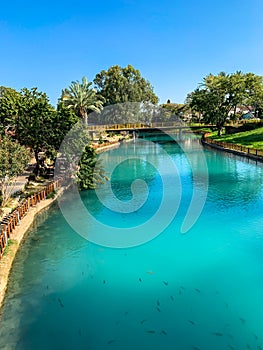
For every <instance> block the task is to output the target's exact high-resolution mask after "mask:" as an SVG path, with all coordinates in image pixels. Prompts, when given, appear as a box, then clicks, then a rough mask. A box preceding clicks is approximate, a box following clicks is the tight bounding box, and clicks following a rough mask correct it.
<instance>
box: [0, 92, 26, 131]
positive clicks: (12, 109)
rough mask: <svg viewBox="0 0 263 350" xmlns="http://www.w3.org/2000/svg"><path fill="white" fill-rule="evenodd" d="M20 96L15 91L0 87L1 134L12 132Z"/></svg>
mask: <svg viewBox="0 0 263 350" xmlns="http://www.w3.org/2000/svg"><path fill="white" fill-rule="evenodd" d="M20 99H21V94H20V93H19V92H18V91H16V90H15V89H12V88H8V87H4V86H0V124H1V130H0V131H2V133H3V132H9V133H10V132H13V131H14V125H15V121H16V118H17V116H18V105H19V101H20Z"/></svg>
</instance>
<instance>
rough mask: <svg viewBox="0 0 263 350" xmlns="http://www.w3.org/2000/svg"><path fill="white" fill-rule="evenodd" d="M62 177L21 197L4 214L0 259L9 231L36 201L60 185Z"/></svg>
mask: <svg viewBox="0 0 263 350" xmlns="http://www.w3.org/2000/svg"><path fill="white" fill-rule="evenodd" d="M62 182H63V179H62V178H59V179H57V180H55V181H52V182H51V183H50V184H48V185H47V186H46V187H45V188H44V189H43V190H41V191H39V192H37V193H34V194H33V195H31V196H29V197H28V198H25V199H23V200H22V201H21V202H20V204H19V206H18V207H17V208H16V209H15V210H14V211H13V212H12V213H10V214H9V215H8V216H6V217H5V218H4V219H3V220H2V221H1V223H0V259H1V258H2V256H3V253H4V250H5V248H6V246H7V245H8V240H9V239H10V237H11V233H12V232H13V230H14V229H15V227H16V226H17V225H19V224H20V220H21V219H22V218H23V217H24V216H25V215H26V213H27V212H28V211H29V210H30V208H31V207H34V206H36V204H37V203H39V202H41V201H42V200H45V199H46V198H47V196H48V195H49V194H50V193H52V192H54V191H55V190H57V189H58V188H59V187H60V186H61V185H62Z"/></svg>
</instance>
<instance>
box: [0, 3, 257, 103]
mask: <svg viewBox="0 0 263 350" xmlns="http://www.w3.org/2000/svg"><path fill="white" fill-rule="evenodd" d="M262 13H263V1H262V0H220V1H213V0H211V1H209V0H202V1H201V0H200V1H197V0H188V1H185V0H174V1H172V0H149V1H147V0H141V1H135V0H116V1H114V0H112V1H109V0H97V1H96V0H93V1H89V0H74V1H67V0H64V1H60V0H53V1H51V0H45V1H35V0H34V1H31V0H29V1H27V0H24V1H17V0H13V1H3V2H1V11H0V40H1V41H0V43H1V45H0V47H1V49H0V50H1V52H0V86H1V85H2V86H6V87H12V88H14V89H16V90H20V89H21V88H23V87H27V88H29V89H30V88H32V87H37V88H38V89H39V91H42V92H45V93H46V94H47V96H48V97H49V99H50V102H51V103H52V104H53V105H54V106H56V104H57V100H58V98H59V97H60V96H61V91H62V89H64V88H66V87H67V86H69V85H70V84H71V82H72V81H76V80H79V81H81V79H82V77H83V76H86V77H87V78H88V80H89V81H92V80H93V79H94V78H95V75H96V74H97V73H99V72H100V71H101V70H103V69H104V70H107V69H108V68H109V67H111V66H113V65H119V66H121V67H125V66H127V65H128V64H131V65H133V66H134V67H135V68H136V69H138V70H139V71H140V72H141V75H142V76H143V77H144V78H145V79H146V80H148V81H149V82H150V83H151V84H152V86H153V88H154V92H155V93H156V94H157V96H158V97H159V99H160V103H165V102H166V101H167V99H170V100H171V102H175V103H183V102H184V101H185V98H186V96H187V94H188V93H190V92H191V91H193V90H194V89H196V88H197V87H198V85H199V84H200V83H202V80H203V78H204V77H205V76H206V75H208V74H210V73H212V74H218V73H219V72H221V71H225V72H226V73H234V72H236V71H239V70H240V71H242V72H244V73H247V72H253V73H255V74H257V75H263V21H262Z"/></svg>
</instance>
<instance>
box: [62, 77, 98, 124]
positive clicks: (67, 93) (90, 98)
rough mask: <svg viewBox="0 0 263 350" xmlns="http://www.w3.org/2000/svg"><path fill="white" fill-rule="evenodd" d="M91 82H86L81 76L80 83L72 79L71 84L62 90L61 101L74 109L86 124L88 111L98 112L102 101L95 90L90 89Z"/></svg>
mask: <svg viewBox="0 0 263 350" xmlns="http://www.w3.org/2000/svg"><path fill="white" fill-rule="evenodd" d="M91 86H92V82H88V80H87V78H86V77H83V78H82V83H80V82H79V81H78V80H77V81H72V82H71V85H70V86H69V87H68V88H66V89H64V90H63V91H62V96H61V101H62V102H63V103H64V105H65V106H67V107H68V108H70V109H72V110H74V111H75V113H76V114H77V115H78V117H79V118H80V119H82V120H83V122H84V123H85V124H86V125H87V124H88V117H87V116H88V113H89V112H97V113H100V112H101V110H102V109H103V102H102V100H101V98H100V97H99V96H98V94H97V92H96V90H94V89H92V87H91Z"/></svg>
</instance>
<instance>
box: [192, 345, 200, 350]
mask: <svg viewBox="0 0 263 350" xmlns="http://www.w3.org/2000/svg"><path fill="white" fill-rule="evenodd" d="M192 349H194V350H200V348H198V347H197V346H194V345H193V346H192Z"/></svg>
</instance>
